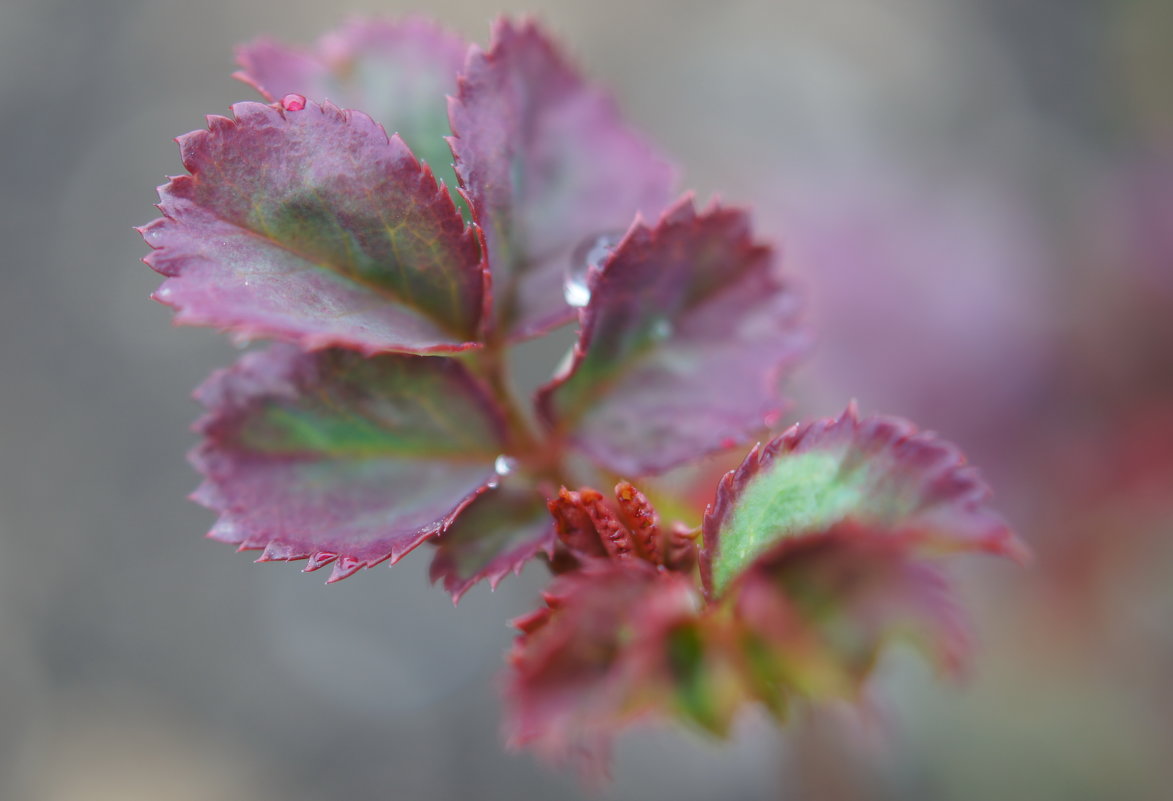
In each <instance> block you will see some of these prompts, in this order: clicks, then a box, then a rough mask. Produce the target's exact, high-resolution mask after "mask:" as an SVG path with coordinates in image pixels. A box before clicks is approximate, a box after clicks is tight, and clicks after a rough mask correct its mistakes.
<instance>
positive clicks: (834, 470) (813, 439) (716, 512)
mask: <svg viewBox="0 0 1173 801" xmlns="http://www.w3.org/2000/svg"><path fill="white" fill-rule="evenodd" d="M989 494H990V493H989V489H988V488H987V487H986V485H985V483H984V482H983V481H982V480H981V478H980V476H979V475H978V473H977V471H976V470H974V469H973V468H972V467H968V466H966V465H965V459H964V457H963V456H962V455H961V452H960V451H958V450H957V448H955V447H954V446H953V445H951V444H949V443H947V442H944V441H942V440H940V439H937V438H936V437H935V436H933V435H932V434H922V433H919V432H917V430H916V428H915V427H914V426H913V425H912V424H911V423H908V422H907V421H904V420H900V419H897V418H890V417H878V416H877V417H868V418H865V419H863V420H860V419H859V417H858V416H857V414H856V411H855V407H854V405H852V406H849V407H848V409H847V411H845V412H844V413H843V414H842V415H841V416H840V417H839V418H838V419H835V420H820V421H818V422H814V423H807V424H805V425H801V426H798V425H796V426H794V427H793V428H791V429H789V430H788V431H786V432H785V433H783V434H781V435H779V436H778V437H776V438H774V439H773V440H771V441H770V442H768V443H767V444H766V445H764V446H762V445H759V446H757V447H755V448H754V449H753V451H751V452H750V454H749V455H748V456H747V457H746V458H745V461H743V462H742V463H741V465H740V466H739V467H738V468H737V469H736V470H731V471H730V472H728V473H726V474H725V477H724V478H723V479H722V480H721V483H720V485H719V486H718V488H717V498H716V500H715V501H714V503H713V504H712V505H711V506H710V507H709V508H708V509H707V510H706V512H705V522H704V542H705V547H704V550H703V551H702V553H701V574H702V577H703V578H704V581H705V589H706V591H707V592H708V593H709V594H710V596H714V595H715V596H720V595H721V594H722V593H723V591H724V590H725V589H726V587H728V586H729V584H730V583H731V582H733V581H734V580H735V579H736V578H737V577H738V576H739V575H740V574H741V573H742V572H743V571H744V570H745V569H746V568H748V567H749V566H750V565H751V564H752V563H753V561H754V560H755V559H756V558H758V557H759V556H761V555H762V554H763V553H765V552H767V551H769V550H771V549H772V548H773V547H774V546H776V545H777V544H778V543H780V542H782V541H784V540H787V539H790V538H794V537H803V536H812V535H819V534H822V533H825V532H828V531H831V530H832V529H834V528H835V527H837V526H841V525H854V526H859V527H862V528H864V529H865V530H867V531H869V532H870V533H871V534H872V535H873V536H875V537H883V538H889V539H892V540H894V541H897V542H901V543H904V544H905V545H907V546H908V547H909V548H915V549H918V550H923V551H930V552H951V551H985V552H988V553H995V554H1001V555H1004V556H1009V557H1011V558H1015V559H1018V560H1023V559H1025V558H1026V557H1027V550H1026V547H1025V546H1024V545H1023V544H1022V543H1021V542H1020V541H1019V540H1018V539H1017V537H1015V536H1014V534H1013V532H1012V531H1011V530H1010V529H1009V528H1008V527H1007V525H1006V523H1005V521H1003V520H1002V518H1001V517H999V516H998V515H997V514H996V513H995V512H994V511H993V510H992V509H991V508H990V507H989V505H988V500H989Z"/></svg>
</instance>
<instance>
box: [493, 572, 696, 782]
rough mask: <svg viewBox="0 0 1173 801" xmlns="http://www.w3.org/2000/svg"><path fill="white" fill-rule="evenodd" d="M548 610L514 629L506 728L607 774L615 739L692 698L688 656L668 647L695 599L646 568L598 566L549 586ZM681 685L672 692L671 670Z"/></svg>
mask: <svg viewBox="0 0 1173 801" xmlns="http://www.w3.org/2000/svg"><path fill="white" fill-rule="evenodd" d="M546 600H547V606H546V607H545V608H543V609H540V610H538V611H537V612H535V613H533V614H531V615H528V616H526V617H524V618H521V619H519V620H517V621H514V625H515V626H516V627H517V628H518V629H519V630H520V631H521V632H522V633H521V634H520V635H519V636H518V638H517V640H516V641H515V643H514V647H513V650H512V651H511V653H510V655H509V663H510V674H509V677H508V682H507V685H506V691H505V699H506V730H507V732H508V734H509V737H510V744H511V745H513V746H514V747H519V746H529V747H532V748H534V749H535V750H537V751H538V752H539V753H540V754H541V755H542V756H544V757H546V758H547V759H550V760H552V761H554V762H565V761H568V760H574V761H577V762H578V764H579V767H580V769H582V770H583V771H584V772H585V773H587V774H588V777H591V774H595V775H597V774H602V773H605V772H606V765H607V762H608V757H609V751H610V739H611V736H612V734H613V733H614V732H616V731H617V730H618V729H620V728H621V727H622V726H624V725H626V724H627V723H630V722H631V721H632V720H634V719H635V718H637V717H639V716H640V715H642V714H644V713H646V712H649V711H655V710H659V711H669V710H670V709H672V708H673V706H674V700H673V699H674V696H675V695H676V694H677V692H678V691H680V692H685V693H689V692H691V693H693V694H694V696H695V692H696V691H697V690H698V684H697V683H696V682H695V681H694V679H696V678H697V677H696V676H695V673H694V671H691V670H688V669H687V666H686V665H684V662H688V665H693V664H694V663H693V662H691V661H689V659H688V658H687V657H691V656H693V655H691V654H680V653H674V651H679V650H680V649H679V646H678V645H676V643H675V640H676V639H677V638H678V637H679V636H680V632H682V630H683V629H687V628H688V627H690V626H693V625H695V624H696V623H697V620H698V612H699V609H700V597H699V594H698V593H697V592H696V590H695V589H694V588H693V586H692V582H691V581H690V580H689V579H688V578H687V577H685V576H683V575H680V574H676V573H660V572H657V571H656V570H655V569H654V568H653V567H651V566H650V565H648V564H647V563H644V562H639V561H626V562H595V563H593V564H590V565H588V566H586V567H584V568H583V569H582V570H578V571H574V572H571V573H566V574H564V575H562V576H559V577H558V578H556V579H555V580H554V582H553V584H551V586H550V590H549V592H548V593H547V594H546ZM677 663H680V664H679V667H680V673H679V678H680V679H681V680H683V681H685V682H686V684H687V687H678V685H677V682H676V679H677V674H676V673H674V669H675V667H676V666H677Z"/></svg>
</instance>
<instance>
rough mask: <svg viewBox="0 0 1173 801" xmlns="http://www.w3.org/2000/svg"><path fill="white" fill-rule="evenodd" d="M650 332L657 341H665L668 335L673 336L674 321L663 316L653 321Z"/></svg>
mask: <svg viewBox="0 0 1173 801" xmlns="http://www.w3.org/2000/svg"><path fill="white" fill-rule="evenodd" d="M650 334H651V337H652V339H653V340H655V341H656V342H663V341H664V340H665V339H667V338H668V337H670V336H672V321H671V320H669V319H668V318H667V317H661V318H660V319H658V320H656V322H654V323H652V327H651V330H650Z"/></svg>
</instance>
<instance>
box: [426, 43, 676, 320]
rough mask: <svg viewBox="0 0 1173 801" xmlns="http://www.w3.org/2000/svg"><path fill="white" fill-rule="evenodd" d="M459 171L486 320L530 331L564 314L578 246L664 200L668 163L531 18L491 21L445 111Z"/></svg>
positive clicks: (567, 315) (669, 180)
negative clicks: (477, 247) (476, 242)
mask: <svg viewBox="0 0 1173 801" xmlns="http://www.w3.org/2000/svg"><path fill="white" fill-rule="evenodd" d="M449 113H450V117H451V120H452V131H453V134H454V135H453V137H452V140H451V144H452V152H453V154H454V155H455V156H456V172H457V174H458V175H459V176H460V180H461V183H462V185H463V187H464V190H465V192H466V193H467V195H468V199H469V202H470V204H471V205H472V207H473V213H474V216H475V219H476V221H477V223H478V224H479V225H480V226H481V228H482V229H483V230H484V234H485V239H486V242H487V243H488V250H489V264H490V265H491V269H492V275H493V302H494V307H495V310H494V321H495V325H496V327H497V328H499V329H500V330H501V331H502V333H503V334H505V335H507V336H514V337H529V336H535V335H537V334H540V333H542V332H543V331H546V330H548V329H549V328H551V327H553V326H555V325H559V324H561V323H564V322H567V321H569V320H570V319H571V318H572V317H573V309H572V308H570V307H569V306H568V305H567V304H566V301H565V299H564V284H565V283H566V277H567V272H568V271H569V270H572V269H573V268H574V267H575V266H576V265H572V264H571V260H572V257H573V256H574V255H575V253H576V250H577V249H579V247H580V246H581V245H583V244H584V243H589V242H592V241H594V240H595V239H597V238H598V237H600V236H603V235H609V234H616V233H621V232H622V231H624V230H625V229H626V228H627V227H628V225H630V224H631V220H632V218H633V217H634V216H635V215H636V213H637V212H643V213H644V214H651V215H655V214H658V213H659V212H660V211H661V209H663V208H664V206H665V205H666V204H667V202H668V200H669V199H670V191H671V187H672V184H673V183H674V171H673V169H672V168H671V167H670V166H669V165H668V164H667V163H666V162H665V161H664V160H663V159H662V158H661V157H660V156H659V155H658V154H657V153H656V152H655V151H654V150H653V149H652V148H651V146H649V145H648V144H647V143H645V142H644V141H643V139H641V138H640V137H638V136H637V135H635V134H634V133H632V132H631V131H629V130H628V129H627V128H626V127H625V126H624V125H623V124H622V122H621V121H620V119H619V115H618V113H617V112H616V110H615V107H614V104H613V103H612V101H611V100H610V98H608V97H607V96H606V95H605V94H603V93H602V92H600V91H598V90H597V89H594V88H592V87H590V86H588V85H587V84H586V83H584V82H583V80H582V79H581V78H580V77H579V75H578V74H577V73H576V72H575V71H574V70H573V69H571V67H570V66H569V65H567V63H566V62H565V60H564V59H563V58H562V56H561V55H560V54H559V53H558V51H557V49H556V48H555V47H554V45H553V44H552V43H551V42H550V41H549V40H548V39H547V38H546V36H545V35H544V34H543V33H542V32H541V31H539V30H538V28H537V27H536V26H535V25H534V24H533V23H522V24H520V25H515V24H514V23H511V22H509V21H508V20H502V21H499V22H498V23H497V24H496V25H495V26H494V28H493V40H492V44H491V46H490V47H489V50H488V51H487V52H482V51H481V50H479V49H477V48H474V49H473V50H472V52H471V54H470V56H469V59H468V63H467V65H466V66H465V70H464V74H463V75H462V77H461V80H460V89H459V91H458V93H457V95H456V97H455V98H453V100H452V101H451V104H450V108H449Z"/></svg>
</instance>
